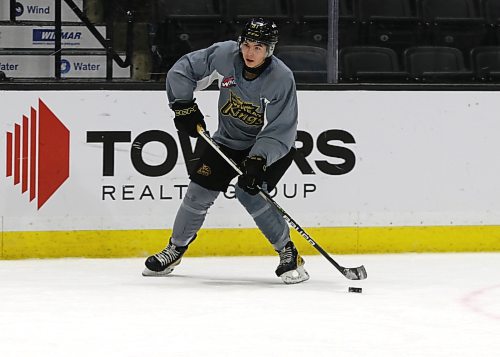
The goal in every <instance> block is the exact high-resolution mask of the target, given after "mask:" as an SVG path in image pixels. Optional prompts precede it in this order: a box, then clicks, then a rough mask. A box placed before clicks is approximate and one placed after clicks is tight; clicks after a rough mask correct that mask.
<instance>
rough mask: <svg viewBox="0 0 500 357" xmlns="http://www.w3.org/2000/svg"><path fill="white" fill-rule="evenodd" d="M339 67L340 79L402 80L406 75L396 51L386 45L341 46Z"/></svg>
mask: <svg viewBox="0 0 500 357" xmlns="http://www.w3.org/2000/svg"><path fill="white" fill-rule="evenodd" d="M339 69H340V73H341V76H340V78H341V80H342V81H364V80H370V81H377V82H378V81H403V80H405V79H406V77H407V73H405V72H404V71H402V70H401V66H400V64H399V59H398V55H397V53H396V52H395V51H394V50H393V49H391V48H387V47H377V46H353V47H344V48H341V49H340V51H339Z"/></svg>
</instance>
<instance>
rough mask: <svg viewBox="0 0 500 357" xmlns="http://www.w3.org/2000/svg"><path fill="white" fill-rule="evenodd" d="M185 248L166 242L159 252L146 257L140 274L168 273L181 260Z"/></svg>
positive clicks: (156, 274)
mask: <svg viewBox="0 0 500 357" xmlns="http://www.w3.org/2000/svg"><path fill="white" fill-rule="evenodd" d="M187 248H188V247H187V246H185V247H177V246H176V245H174V244H172V243H168V245H167V247H166V248H165V249H163V250H162V251H161V252H160V253H158V254H155V255H152V256H150V257H149V258H148V259H146V263H145V264H146V269H144V271H143V272H142V275H143V276H165V275H168V274H170V273H171V272H172V271H173V270H174V268H175V267H176V266H177V265H179V263H180V262H181V258H182V256H183V255H184V253H185V252H186V250H187Z"/></svg>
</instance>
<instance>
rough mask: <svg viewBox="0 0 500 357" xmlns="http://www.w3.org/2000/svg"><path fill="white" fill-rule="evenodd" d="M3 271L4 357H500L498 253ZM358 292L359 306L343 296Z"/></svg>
mask: <svg viewBox="0 0 500 357" xmlns="http://www.w3.org/2000/svg"><path fill="white" fill-rule="evenodd" d="M334 258H335V259H336V260H337V261H338V262H339V263H340V264H342V265H344V266H358V265H361V264H364V265H365V267H366V270H367V272H368V279H367V280H365V281H361V282H356V281H349V280H347V279H345V278H344V277H343V276H342V275H341V274H340V273H339V272H338V271H337V270H335V268H334V267H333V266H332V265H330V263H329V262H328V261H326V260H325V259H324V258H323V257H321V256H306V257H305V259H306V268H307V269H308V271H309V273H310V275H311V279H310V280H309V281H307V282H305V283H302V284H298V285H289V286H287V285H283V284H282V283H281V281H280V280H279V279H278V278H276V277H275V276H274V269H275V267H276V264H277V257H248V258H246V257H244V258H242V257H237V258H184V260H183V262H182V263H181V265H180V266H179V267H177V269H176V270H175V271H174V272H173V274H172V275H171V276H169V277H162V278H157V277H148V278H146V277H142V276H141V271H142V268H143V261H144V259H56V260H19V261H0V356H2V357H8V356H9V357H10V356H16V357H17V356H23V357H24V356H51V357H52V356H141V357H142V356H208V357H210V356H218V357H219V356H259V357H260V356H301V357H304V356H385V357H387V356H447V357H448V356H453V357H456V356H500V253H480V254H401V255H356V256H354V255H346V256H339V255H338V256H334ZM349 286H356V287H362V288H363V293H362V294H356V293H348V292H347V289H348V287H349Z"/></svg>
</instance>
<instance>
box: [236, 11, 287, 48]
mask: <svg viewBox="0 0 500 357" xmlns="http://www.w3.org/2000/svg"><path fill="white" fill-rule="evenodd" d="M244 41H252V42H258V43H262V44H264V45H266V46H267V57H269V56H271V55H272V54H273V52H274V46H276V43H278V26H276V24H275V23H274V22H273V21H271V20H266V19H263V18H261V17H258V18H252V19H250V20H249V21H248V22H247V23H246V24H245V27H243V30H242V31H241V36H240V37H239V38H238V43H239V44H240V45H241V44H242V43H243V42H244Z"/></svg>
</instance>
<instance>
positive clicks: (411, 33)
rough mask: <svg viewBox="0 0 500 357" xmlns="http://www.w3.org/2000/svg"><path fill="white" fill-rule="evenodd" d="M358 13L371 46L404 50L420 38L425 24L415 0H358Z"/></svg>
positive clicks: (355, 6) (366, 39)
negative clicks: (421, 20) (418, 16)
mask: <svg viewBox="0 0 500 357" xmlns="http://www.w3.org/2000/svg"><path fill="white" fill-rule="evenodd" d="M354 13H355V14H356V17H357V18H358V20H359V22H360V23H361V25H362V26H361V28H362V30H363V39H364V42H365V43H366V44H367V45H370V46H383V47H391V48H393V49H396V50H402V49H403V48H406V47H409V46H413V45H415V44H416V43H419V41H420V36H421V26H420V22H419V21H418V18H417V15H416V8H415V4H414V1H412V0H355V1H354Z"/></svg>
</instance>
